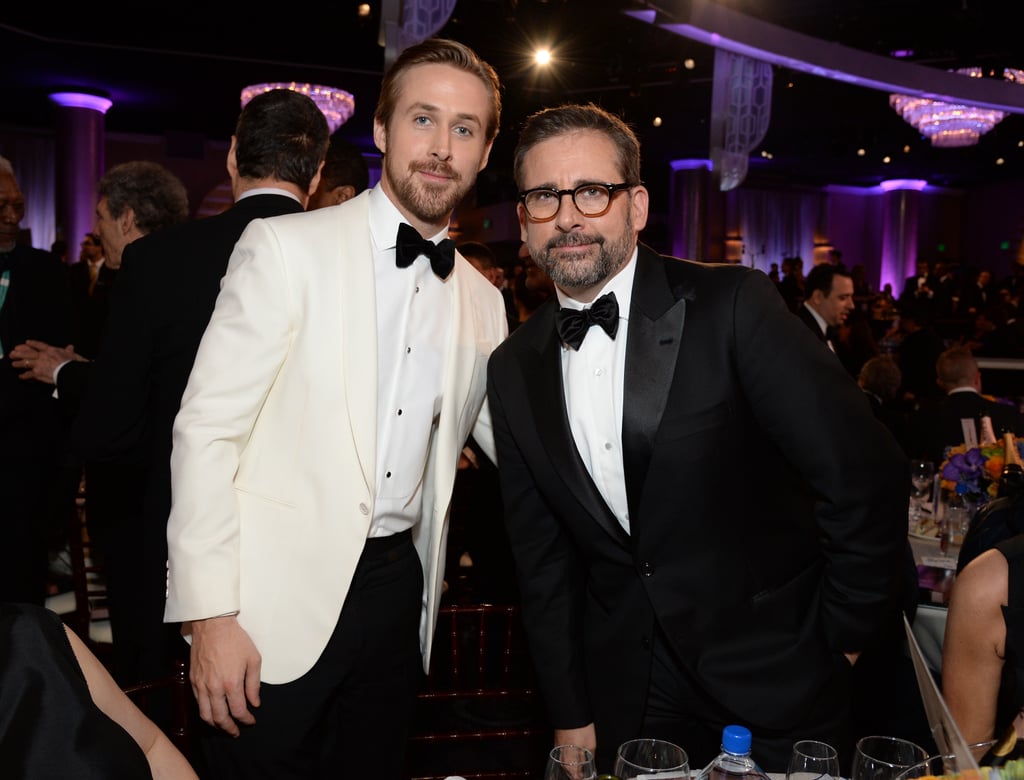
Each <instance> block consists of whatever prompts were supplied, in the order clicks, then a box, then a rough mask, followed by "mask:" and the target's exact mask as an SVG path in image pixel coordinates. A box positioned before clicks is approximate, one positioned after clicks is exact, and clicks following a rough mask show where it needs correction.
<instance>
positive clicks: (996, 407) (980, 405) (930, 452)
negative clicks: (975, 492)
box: [910, 392, 1024, 468]
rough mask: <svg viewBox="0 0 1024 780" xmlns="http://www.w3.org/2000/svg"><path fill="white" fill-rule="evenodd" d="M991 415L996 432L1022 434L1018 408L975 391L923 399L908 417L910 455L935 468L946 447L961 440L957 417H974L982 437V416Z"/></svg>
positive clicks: (1022, 426)
mask: <svg viewBox="0 0 1024 780" xmlns="http://www.w3.org/2000/svg"><path fill="white" fill-rule="evenodd" d="M985 415H988V416H989V417H990V418H991V419H992V430H993V431H994V433H995V434H996V436H1000V437H1001V436H1002V434H1004V433H1006V432H1007V431H1009V432H1011V433H1013V434H1015V435H1017V436H1021V435H1024V424H1022V420H1021V415H1020V412H1019V411H1018V410H1017V408H1016V407H1014V406H1010V405H1008V404H1003V403H999V402H997V401H991V400H989V399H988V398H985V397H983V396H981V395H979V394H978V393H971V392H963V393H952V394H950V395H946V396H943V397H942V398H939V399H937V400H935V401H932V402H926V403H923V404H922V405H921V407H920V408H919V409H918V410H917V411H915V412H914V414H913V415H912V417H911V428H910V455H911V457H914V458H924V459H925V460H930V461H932V462H933V463H934V464H935V466H936V468H938V466H939V464H940V463H942V461H943V459H944V455H945V450H946V448H947V447H951V446H956V445H958V444H963V443H964V432H963V427H962V425H961V424H960V421H961V420H963V419H969V420H973V421H974V426H975V430H976V431H977V432H978V441H981V418H982V417H984V416H985Z"/></svg>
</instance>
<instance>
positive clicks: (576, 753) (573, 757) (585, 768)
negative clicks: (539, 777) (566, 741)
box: [544, 745, 597, 780]
mask: <svg viewBox="0 0 1024 780" xmlns="http://www.w3.org/2000/svg"><path fill="white" fill-rule="evenodd" d="M596 779H597V768H596V767H595V766H594V754H593V753H591V752H590V751H589V750H588V749H587V748H585V747H581V746H579V745H558V746H557V747H553V748H551V752H550V753H549V754H548V763H547V766H546V767H545V768H544V780H596Z"/></svg>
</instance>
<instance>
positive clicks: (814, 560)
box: [488, 105, 908, 772]
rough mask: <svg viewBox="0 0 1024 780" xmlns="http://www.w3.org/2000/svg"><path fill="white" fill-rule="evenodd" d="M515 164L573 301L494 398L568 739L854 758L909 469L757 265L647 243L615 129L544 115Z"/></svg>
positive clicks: (513, 353)
mask: <svg viewBox="0 0 1024 780" xmlns="http://www.w3.org/2000/svg"><path fill="white" fill-rule="evenodd" d="M514 159H515V177H516V183H517V185H518V186H519V189H520V194H519V205H518V206H517V212H518V216H519V223H520V226H521V234H522V238H523V240H524V241H526V242H527V244H528V246H529V248H530V253H531V254H532V255H533V258H534V260H536V262H537V264H538V265H539V266H541V267H542V268H543V269H544V270H545V271H547V273H548V274H549V275H550V276H551V278H552V279H553V281H554V282H555V285H556V295H557V300H552V301H550V302H549V303H547V304H545V305H544V306H542V307H541V308H540V309H539V310H538V311H537V312H536V313H535V314H534V315H533V316H532V317H531V318H530V319H529V320H528V321H527V322H525V323H524V324H522V325H521V326H520V327H519V328H518V329H517V330H516V331H515V333H513V334H512V335H511V336H510V337H509V338H508V339H507V340H506V341H505V342H504V343H503V344H502V345H501V346H499V347H498V349H497V350H496V351H495V352H494V353H493V355H492V357H491V359H490V361H489V365H488V399H489V404H490V410H491V413H492V416H493V421H494V430H495V441H496V444H497V457H498V467H499V476H500V479H501V488H502V494H503V497H504V501H505V515H506V524H507V527H508V531H509V537H510V541H511V545H512V550H513V554H514V556H515V559H516V564H517V569H518V574H519V589H520V594H521V600H522V606H523V618H524V621H525V626H526V630H527V634H528V637H529V643H530V648H531V652H532V654H533V657H534V660H535V665H536V667H537V675H538V682H539V685H540V688H541V690H542V692H543V696H544V700H545V701H546V703H547V706H548V714H549V717H550V720H551V723H552V725H553V726H554V727H555V741H556V742H558V743H573V744H578V745H585V746H587V747H590V748H594V749H596V751H597V763H598V766H599V767H610V766H611V763H612V760H613V757H614V754H615V750H616V747H617V746H618V745H619V744H620V743H621V742H623V741H624V740H627V739H631V738H634V737H639V736H644V737H660V738H666V739H669V740H671V741H674V742H677V743H679V744H682V745H683V746H684V748H685V749H686V751H687V753H688V754H689V757H690V762H691V765H693V766H703V765H704V764H706V763H707V762H708V761H710V760H711V758H713V757H714V755H715V754H716V753H717V752H718V750H719V744H720V738H721V729H722V727H723V726H724V725H725V724H728V723H743V724H745V725H747V726H749V727H750V728H751V729H752V731H753V734H754V748H753V753H754V755H755V756H756V757H757V758H758V760H759V762H760V763H761V765H762V766H763V767H764V768H765V769H766V770H769V771H777V772H781V771H785V767H786V764H787V762H788V758H789V753H790V750H791V747H792V744H793V741H794V740H795V739H798V738H802V737H809V738H817V739H823V740H825V741H828V742H830V743H832V744H833V745H836V746H837V747H838V748H839V750H840V754H841V755H844V756H846V757H849V755H850V754H851V753H852V737H853V735H852V726H851V718H852V713H851V708H850V701H851V696H850V694H851V691H850V687H851V678H852V672H853V670H852V667H851V664H852V663H854V662H855V661H856V659H857V657H858V654H859V653H860V652H861V651H863V650H866V649H868V648H870V647H871V646H872V643H873V640H874V639H875V636H876V634H877V633H878V630H879V628H880V627H881V626H882V625H883V624H888V625H891V624H892V622H893V621H898V620H899V619H900V617H899V607H900V604H899V600H900V595H901V589H902V574H903V571H904V570H903V568H902V566H901V564H902V563H903V554H904V551H905V547H906V522H907V520H906V518H907V508H908V507H907V502H908V495H907V478H906V475H907V462H906V458H905V456H904V455H903V454H902V453H901V452H900V450H899V447H898V446H897V445H896V443H895V441H894V440H893V438H892V436H891V435H890V434H889V432H888V431H886V430H885V428H884V426H882V424H881V423H879V422H878V421H877V420H875V419H874V416H873V415H872V413H871V410H870V407H869V405H868V402H867V400H866V399H865V397H864V394H863V393H862V392H861V391H860V390H859V389H858V387H857V386H856V384H855V383H854V381H853V380H852V378H851V377H850V376H849V375H848V374H847V373H846V371H845V370H844V369H843V367H842V365H841V364H840V363H839V361H838V360H836V359H835V358H834V357H833V356H832V355H829V354H828V352H827V351H826V350H824V349H822V348H821V346H820V344H819V343H817V342H816V341H815V338H814V336H813V334H811V333H810V332H809V331H808V329H807V328H806V327H804V326H803V325H801V324H800V323H799V322H798V321H797V319H796V318H794V317H793V316H792V314H791V312H790V311H789V310H788V309H787V308H786V306H785V304H784V302H783V300H782V298H781V297H780V296H779V294H778V292H777V291H776V289H775V286H774V285H773V284H772V282H771V280H770V279H769V278H768V277H767V276H766V275H765V274H763V273H760V272H755V271H753V270H751V269H749V268H745V267H743V266H733V265H705V264H699V263H694V262H689V261H683V260H678V259H675V258H668V257H661V256H658V255H657V254H655V253H654V252H653V251H651V250H650V249H648V248H647V247H645V246H643V245H638V244H637V236H638V233H639V232H640V231H641V230H642V229H643V228H644V226H645V224H646V220H647V213H648V192H647V190H646V188H645V187H644V186H643V185H642V184H641V180H640V149H639V143H638V141H637V140H636V136H635V135H634V134H633V132H632V130H630V128H629V127H628V126H626V125H625V123H623V122H622V121H621V120H620V119H618V118H617V117H615V116H613V115H610V114H608V113H607V112H605V111H603V110H602V109H600V108H597V107H596V106H593V105H590V106H563V107H559V108H554V109H547V110H544V111H541V112H539V113H537V114H535V115H533V116H532V117H531V118H530V119H528V120H527V122H526V124H525V126H524V128H523V129H522V131H521V133H520V135H519V141H518V146H517V149H516V152H515V158H514ZM609 296H611V297H609ZM591 304H592V305H591ZM580 309H582V310H583V313H582V314H580V313H578V310H580ZM595 323H596V324H598V325H599V327H590V326H591V325H593V324H595ZM584 336H585V337H586V338H585V340H581V339H582V338H583V337H584ZM837 410H841V411H837Z"/></svg>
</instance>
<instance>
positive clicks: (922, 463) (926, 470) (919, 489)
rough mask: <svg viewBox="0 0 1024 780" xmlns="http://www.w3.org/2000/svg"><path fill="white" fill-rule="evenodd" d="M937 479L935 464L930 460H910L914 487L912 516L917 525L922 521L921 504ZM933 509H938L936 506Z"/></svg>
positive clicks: (911, 479) (911, 480)
mask: <svg viewBox="0 0 1024 780" xmlns="http://www.w3.org/2000/svg"><path fill="white" fill-rule="evenodd" d="M934 479H935V464H934V463H932V462H931V461H930V460H913V461H911V462H910V484H911V486H912V487H913V489H914V490H913V493H912V494H911V502H910V509H911V518H912V521H913V525H914V526H915V527H916V526H917V525H918V524H919V523H920V522H921V504H922V502H923V501H924V498H925V496H927V495H928V491H929V490H931V488H932V483H933V481H934ZM933 509H938V507H934V508H933Z"/></svg>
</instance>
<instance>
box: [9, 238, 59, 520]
mask: <svg viewBox="0 0 1024 780" xmlns="http://www.w3.org/2000/svg"><path fill="white" fill-rule="evenodd" d="M5 267H6V269H7V270H9V271H10V275H9V286H8V288H7V295H6V297H5V299H4V303H3V306H0V343H2V344H3V347H4V351H5V357H3V358H2V359H0V461H12V462H13V461H18V462H23V461H25V460H26V459H34V458H39V457H52V456H53V454H54V453H53V448H54V446H55V444H54V443H55V441H56V440H57V438H58V437H59V436H60V435H61V432H62V421H61V416H60V412H59V409H58V406H57V402H56V401H55V400H54V399H53V388H52V387H50V386H49V385H47V384H44V383H42V382H35V381H32V382H26V381H24V380H22V379H20V378H19V376H18V375H19V374H20V373H21V371H22V369H16V368H14V366H13V365H12V364H11V359H10V356H9V355H6V353H9V352H10V351H11V350H12V349H14V347H16V346H18V345H19V344H22V343H24V342H25V341H27V340H28V339H37V340H39V341H45V342H46V343H48V344H58V345H60V346H62V347H63V346H64V345H65V344H69V343H71V333H72V329H71V294H70V288H69V286H68V280H67V269H66V268H65V266H64V264H63V263H61V262H60V260H59V259H57V257H56V256H54V255H52V254H50V253H49V252H45V251H43V250H41V249H34V248H32V247H29V246H22V245H18V246H16V247H15V248H14V249H13V251H12V252H11V253H10V254H9V256H8V259H7V264H6V266H4V265H3V264H2V263H0V274H2V273H3V270H4V268H5ZM33 468H34V466H33ZM0 503H2V498H0ZM2 515H3V510H2V509H0V516H2Z"/></svg>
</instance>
